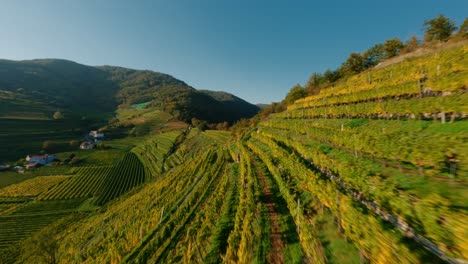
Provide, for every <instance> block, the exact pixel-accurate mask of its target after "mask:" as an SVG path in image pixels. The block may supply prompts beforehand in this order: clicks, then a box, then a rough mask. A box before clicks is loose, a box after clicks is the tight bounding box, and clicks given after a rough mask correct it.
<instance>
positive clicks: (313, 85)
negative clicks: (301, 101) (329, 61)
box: [304, 72, 322, 94]
mask: <svg viewBox="0 0 468 264" xmlns="http://www.w3.org/2000/svg"><path fill="white" fill-rule="evenodd" d="M321 82H322V74H320V73H318V72H314V73H312V75H311V76H310V77H309V80H308V81H307V83H306V85H305V87H304V88H305V90H306V93H307V94H318V93H319V91H320V84H321Z"/></svg>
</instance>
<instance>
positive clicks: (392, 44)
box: [383, 38, 404, 59]
mask: <svg viewBox="0 0 468 264" xmlns="http://www.w3.org/2000/svg"><path fill="white" fill-rule="evenodd" d="M403 47H404V45H403V43H402V42H401V40H400V39H399V38H393V39H388V40H386V41H385V43H384V44H383V50H384V51H385V59H389V58H392V57H395V56H396V55H398V54H399V53H400V51H401V49H402V48H403Z"/></svg>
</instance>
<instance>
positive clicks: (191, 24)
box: [0, 0, 468, 103]
mask: <svg viewBox="0 0 468 264" xmlns="http://www.w3.org/2000/svg"><path fill="white" fill-rule="evenodd" d="M438 14H444V15H446V16H448V17H450V18H451V19H453V20H455V21H456V22H457V25H459V24H460V23H461V22H462V21H463V19H464V18H465V17H466V16H468V1H467V0H404V1H402V0H386V1H380V0H353V1H349V0H342V1H336V0H327V1H312V0H309V1H292V0H290V1H288V0H283V1H273V0H270V1H255V0H225V1H223V0H160V1H158V0H153V1H131V0H128V1H110V0H95V1H91V0H90V1H86V0H77V1H72V0H56V1H46V0H30V1H23V0H11V1H10V0H8V1H7V0H0V36H1V37H0V58H3V59H13V60H23V59H34V58H63V59H69V60H73V61H76V62H79V63H83V64H87V65H104V64H107V65H116V66H123V67H129V68H135V69H150V70H154V71H159V72H164V73H168V74H171V75H173V76H174V77H176V78H178V79H181V80H183V81H185V82H186V83H188V84H189V85H191V86H193V87H195V88H197V89H210V90H224V91H228V92H231V93H234V94H236V95H238V96H240V97H241V98H244V99H246V100H247V101H250V102H252V103H270V102H272V101H280V100H281V99H282V98H283V97H284V96H285V95H286V93H287V92H288V91H289V89H290V88H291V87H292V86H293V85H294V84H296V83H301V84H303V83H304V82H305V81H306V80H307V78H308V77H309V75H310V74H311V73H312V72H314V71H318V72H323V71H324V70H326V69H327V68H331V69H334V68H336V67H337V66H339V65H340V64H341V62H343V61H344V60H345V59H346V57H347V56H348V54H349V53H351V52H354V51H363V50H365V49H367V48H368V47H370V46H372V45H373V44H375V43H378V42H383V41H384V40H385V39H389V38H392V37H400V38H401V39H403V40H405V39H408V38H409V37H410V36H412V35H418V36H421V35H422V24H423V22H424V20H427V19H430V18H433V17H435V16H437V15H438Z"/></svg>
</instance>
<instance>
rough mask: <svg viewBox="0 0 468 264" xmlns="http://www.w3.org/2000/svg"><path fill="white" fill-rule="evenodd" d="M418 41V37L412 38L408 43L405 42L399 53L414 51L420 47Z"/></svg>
mask: <svg viewBox="0 0 468 264" xmlns="http://www.w3.org/2000/svg"><path fill="white" fill-rule="evenodd" d="M420 44H421V43H420V41H419V40H418V37H416V36H412V37H411V38H410V39H409V40H408V41H406V42H405V45H404V47H403V48H402V49H401V51H400V53H408V52H412V51H415V50H416V49H417V48H419V46H420Z"/></svg>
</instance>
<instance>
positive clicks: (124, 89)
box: [0, 59, 258, 123]
mask: <svg viewBox="0 0 468 264" xmlns="http://www.w3.org/2000/svg"><path fill="white" fill-rule="evenodd" d="M0 92H1V93H0V101H2V103H5V104H8V105H9V107H4V108H0V116H15V115H18V114H15V111H17V112H20V113H22V114H25V113H27V112H28V111H39V112H43V113H42V115H43V116H51V115H52V113H53V112H51V111H55V110H53V109H61V110H62V111H68V112H72V113H81V112H91V113H92V112H102V111H104V112H110V111H113V110H115V109H116V108H117V107H118V106H120V107H127V106H130V105H132V104H136V103H142V102H148V103H149V104H150V106H157V107H160V108H162V109H164V110H167V111H169V112H171V113H172V114H175V115H176V116H177V117H179V118H180V119H182V120H185V121H187V120H190V119H191V118H193V117H195V118H197V119H201V120H206V121H208V122H213V123H214V122H222V121H228V122H231V123H232V122H234V121H236V120H238V119H240V118H248V117H251V116H253V115H255V114H256V113H257V111H258V108H257V107H256V106H254V105H252V104H250V103H248V102H246V101H243V100H241V99H239V98H237V97H235V96H232V95H229V96H228V97H227V98H230V99H228V100H224V99H223V100H218V99H217V98H216V97H215V96H212V95H210V94H207V93H206V92H199V91H197V90H196V89H194V88H192V87H190V86H189V85H187V84H186V83H185V82H183V81H181V80H178V79H176V78H174V77H172V76H170V75H167V74H163V73H158V72H153V71H148V70H133V69H127V68H122V67H113V66H100V67H92V66H86V65H82V64H79V63H76V62H72V61H68V60H60V59H37V60H27V61H10V60H0ZM226 94H227V93H226ZM31 104H33V105H36V106H38V105H42V106H43V107H36V108H34V110H32V109H31V108H29V106H30V105H31ZM51 109H52V110H51ZM7 112H11V113H7ZM215 113H216V115H215Z"/></svg>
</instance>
